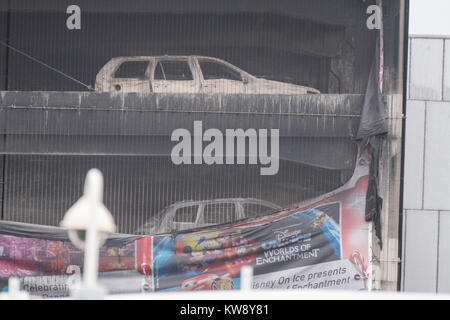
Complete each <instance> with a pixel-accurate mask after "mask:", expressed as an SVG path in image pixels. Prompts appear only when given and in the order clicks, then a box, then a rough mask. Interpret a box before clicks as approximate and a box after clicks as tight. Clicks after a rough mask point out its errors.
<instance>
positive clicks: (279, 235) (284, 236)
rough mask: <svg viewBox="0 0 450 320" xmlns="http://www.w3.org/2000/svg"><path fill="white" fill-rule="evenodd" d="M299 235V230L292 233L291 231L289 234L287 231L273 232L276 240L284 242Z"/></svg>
mask: <svg viewBox="0 0 450 320" xmlns="http://www.w3.org/2000/svg"><path fill="white" fill-rule="evenodd" d="M301 233H302V231H301V230H294V231H291V232H289V230H284V231H275V237H276V239H277V240H279V241H283V240H286V239H288V238H295V237H296V236H298V235H299V234H301Z"/></svg>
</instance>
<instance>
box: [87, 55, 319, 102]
mask: <svg viewBox="0 0 450 320" xmlns="http://www.w3.org/2000/svg"><path fill="white" fill-rule="evenodd" d="M95 91H98V92H116V93H129V92H136V93H150V92H155V93H206V94H207V93H236V94H237V93H241V94H307V93H315V94H317V93H320V92H319V91H318V90H317V89H314V88H309V87H305V86H301V85H297V84H291V83H286V82H281V81H274V80H267V79H263V78H257V77H255V76H253V75H251V74H249V73H247V72H245V71H244V70H242V69H240V68H238V67H236V66H234V65H232V64H231V63H228V62H226V61H224V60H221V59H217V58H212V57H204V56H167V55H166V56H136V57H117V58H112V59H111V60H110V61H109V62H108V63H106V65H104V66H103V68H102V69H101V70H100V71H99V73H98V74H97V78H96V82H95Z"/></svg>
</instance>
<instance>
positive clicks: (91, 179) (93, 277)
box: [83, 169, 103, 288]
mask: <svg viewBox="0 0 450 320" xmlns="http://www.w3.org/2000/svg"><path fill="white" fill-rule="evenodd" d="M84 193H85V196H86V197H87V199H88V203H89V211H90V216H91V218H90V223H89V227H88V229H87V233H86V249H85V250H86V251H85V260H84V277H83V280H84V286H85V287H86V288H96V287H97V278H98V259H99V249H100V248H99V243H100V241H99V240H100V239H99V233H98V212H97V209H98V208H100V204H101V203H102V198H103V177H102V174H101V173H100V171H99V170H97V169H92V170H89V172H88V174H87V177H86V184H85V189H84Z"/></svg>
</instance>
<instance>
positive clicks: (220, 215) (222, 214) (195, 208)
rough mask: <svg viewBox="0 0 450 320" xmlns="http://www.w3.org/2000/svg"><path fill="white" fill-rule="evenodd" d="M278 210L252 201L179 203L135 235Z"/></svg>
mask: <svg viewBox="0 0 450 320" xmlns="http://www.w3.org/2000/svg"><path fill="white" fill-rule="evenodd" d="M280 210H282V208H281V207H280V206H279V205H276V204H274V203H272V202H269V201H265V200H260V199H253V198H229V199H214V200H200V201H180V202H176V203H174V204H172V205H170V206H168V207H166V208H164V209H163V210H162V211H161V212H159V213H158V214H157V215H156V216H155V217H152V218H151V219H150V220H149V221H147V222H146V223H145V224H144V225H143V226H141V227H140V228H139V229H137V230H136V231H135V233H136V234H156V233H167V232H176V231H182V230H188V229H194V228H199V227H204V226H211V225H217V224H223V223H229V222H234V221H237V220H241V219H245V218H256V217H261V216H264V215H267V214H271V213H273V212H276V211H280Z"/></svg>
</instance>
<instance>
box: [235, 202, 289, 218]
mask: <svg viewBox="0 0 450 320" xmlns="http://www.w3.org/2000/svg"><path fill="white" fill-rule="evenodd" d="M241 206H242V211H243V218H259V217H262V216H266V215H269V214H271V213H274V212H277V211H279V210H281V207H279V206H277V205H275V204H269V203H265V202H262V201H261V202H256V201H243V202H242V203H241Z"/></svg>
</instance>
